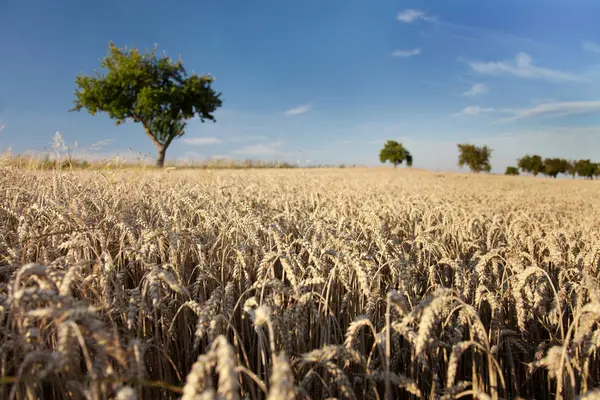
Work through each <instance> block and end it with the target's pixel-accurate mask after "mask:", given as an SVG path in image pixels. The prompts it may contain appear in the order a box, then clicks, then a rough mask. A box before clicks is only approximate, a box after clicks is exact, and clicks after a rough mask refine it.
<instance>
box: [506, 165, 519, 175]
mask: <svg viewBox="0 0 600 400" xmlns="http://www.w3.org/2000/svg"><path fill="white" fill-rule="evenodd" d="M504 175H519V168H517V167H506V171H505V172H504Z"/></svg>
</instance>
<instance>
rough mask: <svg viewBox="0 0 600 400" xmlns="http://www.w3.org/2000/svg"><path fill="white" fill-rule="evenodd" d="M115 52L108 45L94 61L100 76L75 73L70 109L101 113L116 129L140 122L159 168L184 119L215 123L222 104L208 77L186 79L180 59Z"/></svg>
mask: <svg viewBox="0 0 600 400" xmlns="http://www.w3.org/2000/svg"><path fill="white" fill-rule="evenodd" d="M156 50H157V48H156V46H155V47H154V49H153V50H152V52H148V51H146V52H145V53H141V52H140V51H139V50H138V49H135V48H133V49H129V50H128V49H121V48H118V47H117V46H116V45H115V44H114V43H112V42H110V43H109V52H108V55H107V56H106V57H104V58H103V59H102V60H101V61H100V66H101V68H102V69H105V70H106V73H105V74H100V73H98V72H96V74H95V76H85V75H80V76H77V77H76V79H75V83H76V90H75V96H76V100H75V101H74V103H75V107H74V108H73V109H72V110H71V111H80V110H81V109H83V108H85V109H87V111H88V112H89V113H90V114H91V115H95V114H96V113H98V112H105V113H107V114H108V116H109V117H110V118H112V119H114V120H115V121H116V124H117V125H120V124H122V123H124V122H125V121H127V120H131V121H133V122H135V123H140V124H142V126H143V127H144V130H145V132H146V134H147V135H148V137H149V138H150V139H151V140H152V143H154V145H155V146H156V149H157V152H158V157H157V160H156V165H157V166H158V167H162V166H163V165H164V161H165V154H166V151H167V148H168V147H169V145H170V144H171V142H172V141H173V140H174V139H175V138H178V137H181V136H183V135H184V133H185V127H186V121H187V120H189V119H191V118H193V117H195V116H196V115H197V116H198V117H199V118H200V120H201V121H202V122H204V121H205V120H211V121H215V118H214V116H213V113H214V112H215V110H216V109H217V108H219V107H221V105H222V100H221V98H220V96H221V94H220V93H216V92H215V91H214V90H213V89H212V88H211V84H212V82H213V81H214V78H212V77H210V76H205V75H202V76H199V75H196V74H190V75H188V74H187V73H186V71H185V69H184V67H183V64H182V62H181V59H180V60H178V61H177V62H173V61H172V60H171V59H170V58H168V57H167V56H166V55H163V56H162V57H159V56H157V54H156Z"/></svg>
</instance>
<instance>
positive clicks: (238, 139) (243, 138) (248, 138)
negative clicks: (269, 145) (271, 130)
mask: <svg viewBox="0 0 600 400" xmlns="http://www.w3.org/2000/svg"><path fill="white" fill-rule="evenodd" d="M268 139H269V137H268V136H265V135H236V136H231V137H228V138H227V141H228V142H235V143H247V142H259V141H261V140H268Z"/></svg>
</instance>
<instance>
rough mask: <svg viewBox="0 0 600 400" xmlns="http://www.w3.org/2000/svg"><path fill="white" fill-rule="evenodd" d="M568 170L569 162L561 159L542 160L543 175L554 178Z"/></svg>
mask: <svg viewBox="0 0 600 400" xmlns="http://www.w3.org/2000/svg"><path fill="white" fill-rule="evenodd" d="M568 170H569V162H568V161H567V160H563V159H562V158H546V159H544V174H546V175H548V176H551V177H553V178H556V176H557V175H558V174H566V173H567V171H568Z"/></svg>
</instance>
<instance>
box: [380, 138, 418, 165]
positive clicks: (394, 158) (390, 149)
mask: <svg viewBox="0 0 600 400" xmlns="http://www.w3.org/2000/svg"><path fill="white" fill-rule="evenodd" d="M379 161H381V162H382V163H385V162H387V161H389V162H390V163H392V164H394V168H395V167H397V166H398V164H402V163H403V162H404V161H406V165H407V166H409V167H410V166H412V163H413V157H412V155H411V154H410V152H409V151H408V150H407V149H406V148H405V147H404V146H403V145H402V144H401V143H398V142H396V141H395V140H388V141H387V142H386V143H385V145H384V146H383V148H382V149H381V151H380V152H379Z"/></svg>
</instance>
